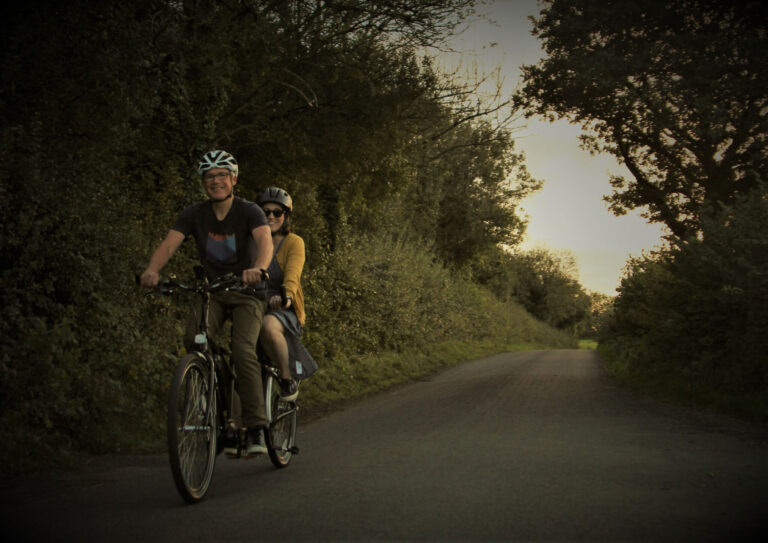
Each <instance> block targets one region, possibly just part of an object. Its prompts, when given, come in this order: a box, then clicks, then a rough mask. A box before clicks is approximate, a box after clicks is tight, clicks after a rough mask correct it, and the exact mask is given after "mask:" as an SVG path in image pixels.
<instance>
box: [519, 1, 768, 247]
mask: <svg viewBox="0 0 768 543" xmlns="http://www.w3.org/2000/svg"><path fill="white" fill-rule="evenodd" d="M546 4H547V6H546V7H545V8H544V9H543V11H542V12H541V14H540V16H539V18H537V19H535V20H534V31H533V33H534V35H536V36H538V37H539V38H540V39H541V40H542V41H543V42H544V47H545V50H546V52H547V56H546V57H545V58H544V59H543V60H541V61H540V62H539V63H538V64H536V65H529V66H524V67H523V74H524V86H523V87H522V88H521V89H520V90H519V91H518V93H517V94H516V97H515V99H516V103H517V105H518V106H520V107H522V108H524V109H525V111H526V115H528V116H531V115H534V114H538V115H544V116H546V117H547V118H549V119H550V120H554V119H556V118H567V119H568V120H570V121H571V122H574V123H580V124H581V125H582V126H583V127H584V128H585V130H588V132H587V133H586V134H585V135H584V136H583V137H582V143H583V145H584V146H585V147H586V148H587V149H589V150H591V151H593V152H602V151H606V152H609V153H611V154H613V155H615V156H616V157H617V158H619V159H620V160H621V161H623V163H624V164H625V165H626V166H627V168H628V169H629V171H630V172H631V174H632V177H633V179H624V178H622V177H619V176H616V177H613V178H612V179H611V184H612V185H613V187H614V189H615V190H614V193H613V194H612V195H610V196H609V197H607V198H606V200H607V201H608V202H609V203H610V206H611V209H612V210H613V212H614V213H616V214H623V213H626V212H627V211H628V210H631V209H635V208H644V207H645V208H646V209H647V210H646V211H645V217H647V218H648V219H649V220H651V221H653V222H661V223H663V224H665V225H666V226H667V227H668V228H669V230H670V231H671V232H672V234H673V236H675V237H676V238H678V239H683V238H685V237H686V236H687V235H689V234H696V233H698V232H699V231H700V229H701V220H702V217H703V216H704V215H709V216H715V215H716V211H717V209H718V207H717V206H716V205H713V204H716V203H722V204H730V203H732V202H733V201H734V197H735V195H737V194H739V193H747V192H749V191H751V190H753V189H755V188H756V187H757V186H758V182H759V180H760V179H761V176H763V177H764V176H765V172H766V171H768V151H767V150H766V141H768V140H767V138H768V94H767V93H768V90H767V89H768V70H766V69H765V60H766V57H765V51H766V49H767V48H768V32H767V29H766V23H765V21H766V20H767V19H768V5H767V4H765V3H764V2H762V1H740V2H734V1H729V2H723V1H721V0H673V1H667V0H651V1H648V2H633V1H627V0H605V1H601V2H593V1H590V0H546Z"/></svg>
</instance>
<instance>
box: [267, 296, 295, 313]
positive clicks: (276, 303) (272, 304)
mask: <svg viewBox="0 0 768 543" xmlns="http://www.w3.org/2000/svg"><path fill="white" fill-rule="evenodd" d="M289 307H291V299H290V298H288V299H287V300H286V301H285V305H283V306H281V305H280V296H271V297H270V298H269V308H270V309H272V310H275V309H288V308H289Z"/></svg>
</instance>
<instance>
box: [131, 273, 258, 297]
mask: <svg viewBox="0 0 768 543" xmlns="http://www.w3.org/2000/svg"><path fill="white" fill-rule="evenodd" d="M136 282H137V283H140V277H139V276H138V275H137V276H136ZM261 285H263V286H262V287H261V288H259V287H254V286H251V285H247V284H245V283H243V282H242V281H241V280H240V278H238V277H236V276H235V275H233V274H228V275H224V276H222V277H219V278H218V279H216V280H215V281H213V282H210V283H209V282H208V281H205V280H200V281H196V282H194V283H191V284H188V283H182V282H180V281H177V280H176V279H174V278H168V279H161V280H160V281H159V282H158V283H157V286H156V287H155V290H157V291H158V292H159V293H160V294H165V295H168V296H170V295H171V294H173V293H174V291H175V290H182V291H185V292H193V293H195V294H202V293H203V292H211V293H213V292H221V291H230V292H242V293H244V294H248V295H251V296H255V297H257V298H261V299H264V298H266V295H267V292H266V285H265V284H264V283H261Z"/></svg>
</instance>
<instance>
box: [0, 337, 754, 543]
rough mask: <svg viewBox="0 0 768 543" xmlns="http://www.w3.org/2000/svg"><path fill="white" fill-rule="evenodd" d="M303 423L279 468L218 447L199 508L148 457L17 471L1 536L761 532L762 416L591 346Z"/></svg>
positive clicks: (474, 365)
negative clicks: (692, 400) (720, 409)
mask: <svg viewBox="0 0 768 543" xmlns="http://www.w3.org/2000/svg"><path fill="white" fill-rule="evenodd" d="M299 430H300V433H299V441H298V444H299V445H300V447H301V454H299V455H298V456H296V457H295V458H294V461H293V463H292V464H291V465H290V466H289V467H288V468H287V469H284V470H275V469H274V468H273V467H272V465H271V464H270V462H269V460H268V459H267V458H266V457H260V458H256V459H253V460H228V459H226V458H224V457H219V461H218V462H217V466H216V472H215V474H214V480H213V483H212V487H211V489H210V491H209V494H208V496H207V497H206V499H205V500H204V501H203V502H202V503H200V504H197V505H194V506H189V505H186V504H185V503H184V502H183V501H182V500H181V498H180V497H179V496H178V495H177V494H176V490H175V487H174V486H173V482H172V479H171V474H170V470H169V469H168V465H167V460H166V458H165V457H164V456H159V455H147V456H134V457H107V458H104V459H102V460H101V461H100V462H96V464H95V465H94V466H91V467H90V468H88V469H82V470H77V471H74V472H63V473H59V474H58V475H56V476H55V477H52V478H49V479H47V480H46V481H42V480H41V479H40V478H35V479H31V480H27V481H25V482H23V483H20V484H16V485H14V486H12V487H11V488H4V492H3V498H2V499H3V504H2V510H3V517H4V519H3V522H2V526H3V528H2V533H3V534H5V535H8V534H11V535H14V536H15V537H14V539H11V541H43V540H47V541H87V542H97V541H219V540H220V541H274V540H286V541H302V540H310V541H345V540H346V541H377V540H379V541H398V540H400V541H418V540H428V541H518V540H560V541H563V540H565V541H576V540H586V541H605V540H642V541H657V540H664V539H669V540H678V541H679V540H709V539H728V540H734V541H743V540H745V539H757V538H760V536H761V535H763V536H764V535H766V534H768V529H767V528H766V523H767V522H768V521H767V520H766V519H768V515H766V513H768V506H767V505H766V504H767V503H768V432H767V431H766V425H759V424H749V423H745V422H740V421H735V420H732V419H729V418H725V417H722V416H717V415H714V414H706V413H699V412H695V411H692V410H689V409H686V408H682V407H680V406H675V405H670V404H666V403H662V402H658V401H656V400H652V399H649V398H643V397H640V396H638V395H635V394H632V393H630V392H628V391H626V390H623V389H621V388H619V387H617V386H616V385H615V384H614V383H612V382H611V381H610V379H609V378H608V377H607V376H606V375H605V374H604V373H603V372H602V370H601V368H600V365H599V362H598V360H597V357H596V354H595V352H594V351H577V350H572V351H531V352H522V353H507V354H499V355H496V356H492V357H488V358H483V359H479V360H474V361H470V362H467V363H464V364H462V365H460V366H457V367H454V368H451V369H448V370H446V371H443V372H441V373H439V374H437V375H435V376H432V377H430V378H429V379H426V380H423V381H419V382H415V383H411V384H408V385H405V386H401V387H398V388H396V389H394V390H391V391H388V392H386V393H383V394H380V395H377V396H375V397H373V398H369V399H366V400H363V401H360V402H355V403H354V404H352V405H350V406H349V407H347V408H345V409H344V410H343V411H339V412H336V413H333V414H331V415H329V416H326V417H324V418H322V419H319V420H314V421H312V422H309V423H307V424H303V425H301V426H300V429H299ZM43 483H45V484H43ZM3 539H4V540H5V541H9V539H6V538H5V537H3Z"/></svg>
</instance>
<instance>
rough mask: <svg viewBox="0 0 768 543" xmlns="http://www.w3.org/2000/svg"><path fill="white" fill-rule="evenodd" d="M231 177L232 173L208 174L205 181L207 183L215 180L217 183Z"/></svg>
mask: <svg viewBox="0 0 768 543" xmlns="http://www.w3.org/2000/svg"><path fill="white" fill-rule="evenodd" d="M230 175H231V173H230V172H217V173H207V174H205V177H203V179H205V180H206V181H213V180H214V179H215V180H216V181H223V180H224V179H226V178H227V177H229V176H230Z"/></svg>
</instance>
